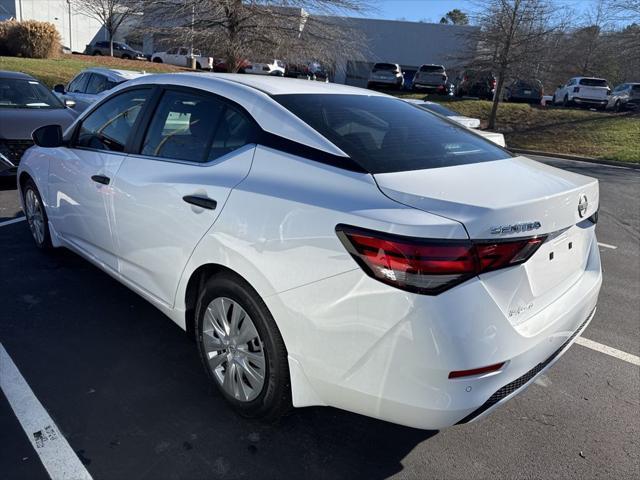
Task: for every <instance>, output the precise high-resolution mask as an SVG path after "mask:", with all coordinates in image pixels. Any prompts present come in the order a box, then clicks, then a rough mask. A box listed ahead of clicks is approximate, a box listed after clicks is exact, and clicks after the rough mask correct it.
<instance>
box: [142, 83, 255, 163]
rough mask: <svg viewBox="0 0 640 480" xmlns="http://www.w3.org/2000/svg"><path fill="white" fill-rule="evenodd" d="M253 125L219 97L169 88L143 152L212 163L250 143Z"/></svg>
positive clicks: (145, 141)
mask: <svg viewBox="0 0 640 480" xmlns="http://www.w3.org/2000/svg"><path fill="white" fill-rule="evenodd" d="M252 129H253V127H252V125H251V123H249V122H248V121H247V120H246V119H245V117H244V115H242V114H240V113H239V112H237V111H236V110H235V109H233V108H232V107H229V106H227V105H226V104H225V103H223V102H221V101H218V100H216V99H215V98H212V97H208V96H203V95H197V94H192V93H184V92H172V91H168V92H166V93H165V94H164V96H163V97H162V99H161V101H160V103H159V105H158V109H157V111H156V112H155V114H154V116H153V120H152V122H151V125H150V126H149V130H148V132H147V134H146V136H145V139H144V143H143V145H142V151H141V153H142V154H143V155H149V156H152V157H164V158H171V159H176V160H186V161H190V162H208V161H211V160H215V159H216V158H218V157H221V156H222V155H225V154H227V153H229V152H231V151H233V150H235V149H236V148H239V147H242V146H243V145H245V144H247V143H249V141H250V135H251V132H252Z"/></svg>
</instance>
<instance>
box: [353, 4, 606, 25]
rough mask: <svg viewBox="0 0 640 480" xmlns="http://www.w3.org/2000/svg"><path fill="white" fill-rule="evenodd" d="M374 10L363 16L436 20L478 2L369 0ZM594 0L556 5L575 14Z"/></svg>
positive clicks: (476, 5)
mask: <svg viewBox="0 0 640 480" xmlns="http://www.w3.org/2000/svg"><path fill="white" fill-rule="evenodd" d="M370 1H371V3H372V4H373V5H375V7H376V11H371V12H367V13H366V14H364V15H363V16H364V17H369V18H384V19H387V20H399V19H405V20H410V21H415V22H417V21H420V20H425V21H428V22H438V21H440V18H441V17H442V16H443V15H444V14H445V13H447V12H448V11H449V10H453V9H454V8H458V9H460V10H462V11H463V12H466V13H470V12H472V11H473V10H475V9H476V8H478V3H479V2H477V1H476V2H474V1H468V0H370ZM593 1H594V0H558V1H557V3H558V5H562V6H564V7H565V8H567V7H568V8H571V9H573V10H575V11H576V14H578V15H581V14H583V13H584V12H585V11H586V10H587V9H588V8H589V6H590V5H591V4H592V2H593Z"/></svg>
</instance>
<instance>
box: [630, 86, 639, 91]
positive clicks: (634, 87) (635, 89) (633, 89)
mask: <svg viewBox="0 0 640 480" xmlns="http://www.w3.org/2000/svg"><path fill="white" fill-rule="evenodd" d="M631 91H632V92H640V84H638V85H631Z"/></svg>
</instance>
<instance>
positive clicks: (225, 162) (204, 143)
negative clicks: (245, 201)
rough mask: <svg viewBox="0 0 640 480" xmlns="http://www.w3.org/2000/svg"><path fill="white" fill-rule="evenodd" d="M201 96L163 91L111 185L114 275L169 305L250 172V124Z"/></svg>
mask: <svg viewBox="0 0 640 480" xmlns="http://www.w3.org/2000/svg"><path fill="white" fill-rule="evenodd" d="M245 115H246V114H245V113H244V112H243V111H241V110H240V109H239V108H236V107H235V106H233V105H232V104H230V103H227V102H226V101H222V100H220V99H219V98H218V97H216V96H214V95H212V94H207V93H204V92H200V91H197V90H195V91H192V90H189V91H185V90H179V91H178V90H171V89H167V90H165V91H164V93H163V95H162V97H161V99H160V101H159V103H158V106H157V108H156V110H155V112H154V114H153V116H152V118H151V120H150V124H149V127H148V128H147V133H146V135H145V138H144V139H143V140H142V142H141V144H140V146H139V150H138V151H139V153H138V154H132V155H130V156H128V157H127V158H126V159H125V161H124V162H123V164H122V166H121V168H120V170H119V172H118V174H117V177H116V182H115V188H116V192H117V193H116V195H115V197H114V217H115V218H114V219H115V225H116V242H117V249H118V257H119V266H120V274H121V275H122V276H123V277H125V278H126V279H127V280H129V281H131V282H132V283H134V284H135V285H137V286H138V287H139V288H141V289H143V290H144V291H146V292H147V293H149V294H151V295H152V296H153V297H155V298H156V299H158V300H160V301H162V302H163V303H165V304H167V305H173V302H174V299H175V292H176V289H177V287H178V282H179V280H180V276H181V274H182V271H183V270H184V267H185V266H186V264H187V261H188V259H189V256H190V255H191V253H192V252H193V250H194V249H195V247H196V245H197V244H198V242H199V241H200V239H201V238H202V237H203V236H204V235H205V234H206V232H207V231H208V230H209V229H210V228H211V226H212V225H213V224H214V222H215V220H216V218H217V217H218V215H219V214H220V211H221V210H222V208H223V207H224V205H225V202H226V200H227V198H228V197H229V194H230V193H231V190H232V189H233V188H234V187H235V186H236V185H237V184H238V183H240V182H241V181H242V180H243V179H244V178H245V177H246V175H247V174H248V173H249V169H250V167H251V162H252V160H253V152H254V150H255V145H254V144H253V143H252V142H253V137H254V124H253V123H252V122H251V121H250V119H249V118H248V117H247V116H245Z"/></svg>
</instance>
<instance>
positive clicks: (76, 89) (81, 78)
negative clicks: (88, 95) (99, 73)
mask: <svg viewBox="0 0 640 480" xmlns="http://www.w3.org/2000/svg"><path fill="white" fill-rule="evenodd" d="M88 79H89V74H88V73H81V74H80V75H78V76H77V77H76V78H74V79H73V80H71V83H70V84H69V87H68V88H67V90H68V91H69V92H71V93H84V89H85V87H86V85H87V80H88Z"/></svg>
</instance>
